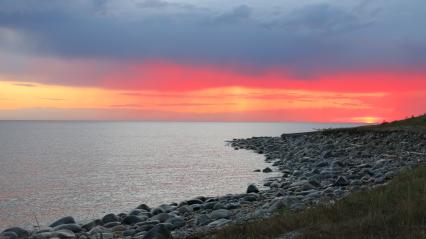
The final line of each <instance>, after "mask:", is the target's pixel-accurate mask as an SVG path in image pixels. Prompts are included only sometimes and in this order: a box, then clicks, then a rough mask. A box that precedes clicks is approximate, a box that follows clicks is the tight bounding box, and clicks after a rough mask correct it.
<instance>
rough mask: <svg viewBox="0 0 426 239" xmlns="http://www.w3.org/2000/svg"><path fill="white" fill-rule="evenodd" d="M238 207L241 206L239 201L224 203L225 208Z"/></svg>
mask: <svg viewBox="0 0 426 239" xmlns="http://www.w3.org/2000/svg"><path fill="white" fill-rule="evenodd" d="M240 207H241V205H240V203H238V202H235V203H229V204H226V206H225V209H228V210H232V209H237V208H240Z"/></svg>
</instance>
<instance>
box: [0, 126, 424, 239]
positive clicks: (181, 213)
mask: <svg viewBox="0 0 426 239" xmlns="http://www.w3.org/2000/svg"><path fill="white" fill-rule="evenodd" d="M425 139H426V135H425V134H422V133H413V132H408V131H394V132H379V131H365V132H351V131H350V130H341V131H339V130H334V131H327V130H325V131H315V132H306V133H294V134H283V135H281V137H252V138H248V139H233V140H231V141H229V144H230V146H231V147H233V148H234V149H244V150H251V151H254V152H256V153H259V154H263V155H264V156H265V161H266V162H268V163H270V164H271V167H272V168H274V169H275V170H278V171H279V172H281V173H282V175H281V176H279V177H273V178H269V179H267V181H266V182H265V184H264V186H266V187H267V188H266V189H265V190H259V189H258V188H257V187H256V186H255V185H254V184H253V185H250V186H249V187H248V188H247V193H245V194H230V195H224V196H219V197H202V196H201V197H197V198H193V199H189V200H186V201H183V202H180V203H179V204H177V203H172V204H162V205H160V206H158V207H156V208H150V207H149V206H147V205H145V204H141V205H139V206H138V207H137V208H136V209H134V210H132V211H130V212H129V213H128V214H127V213H120V214H117V215H114V214H107V215H105V216H104V217H103V218H102V219H97V220H93V221H91V222H89V223H86V224H84V225H83V224H79V223H77V222H75V220H74V219H73V218H72V217H65V218H62V219H59V220H58V221H57V222H55V223H53V224H51V225H50V227H41V228H39V229H36V230H34V231H31V232H30V231H26V230H24V229H21V228H12V229H6V230H5V231H4V232H2V234H1V235H2V236H3V237H4V238H10V239H15V238H28V237H30V238H34V239H48V238H52V237H56V238H58V237H59V238H83V239H87V238H93V239H94V238H99V237H100V236H101V237H102V238H105V239H109V238H129V239H130V238H138V239H144V238H156V237H155V236H159V235H162V236H165V237H164V238H169V236H170V235H172V236H173V238H185V237H190V236H194V235H197V234H205V233H207V232H209V231H214V230H217V229H219V228H221V227H223V226H225V225H228V224H232V223H244V222H246V221H249V220H253V219H259V218H267V217H270V216H272V215H274V214H276V213H277V212H278V211H280V210H282V209H283V208H286V209H288V210H291V211H298V210H302V209H304V208H307V207H311V206H314V205H316V204H319V203H333V202H334V201H335V200H338V199H340V198H343V197H345V196H346V195H348V194H349V193H351V192H356V191H362V190H369V189H372V188H375V187H377V186H380V185H385V184H387V183H388V182H389V181H390V180H391V179H392V178H393V176H394V175H396V174H397V173H398V172H400V171H401V170H403V169H406V168H412V167H414V166H416V165H417V164H420V163H424V162H426V145H425V144H424V142H425V141H426V140H425ZM266 171H269V170H266Z"/></svg>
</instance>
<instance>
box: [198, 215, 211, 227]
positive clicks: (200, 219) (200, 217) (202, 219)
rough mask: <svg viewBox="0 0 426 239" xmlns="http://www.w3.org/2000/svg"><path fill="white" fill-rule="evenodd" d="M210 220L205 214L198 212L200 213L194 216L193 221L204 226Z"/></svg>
mask: <svg viewBox="0 0 426 239" xmlns="http://www.w3.org/2000/svg"><path fill="white" fill-rule="evenodd" d="M210 222H211V220H210V218H209V217H208V216H207V215H206V214H200V215H198V216H196V217H195V221H194V223H195V225H197V226H204V225H207V224H208V223H210Z"/></svg>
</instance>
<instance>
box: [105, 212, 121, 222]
mask: <svg viewBox="0 0 426 239" xmlns="http://www.w3.org/2000/svg"><path fill="white" fill-rule="evenodd" d="M118 221H120V218H119V217H118V216H117V215H115V214H113V213H110V214H107V215H105V216H104V217H103V218H102V223H104V224H106V223H109V222H118Z"/></svg>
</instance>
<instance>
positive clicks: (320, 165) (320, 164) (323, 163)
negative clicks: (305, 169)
mask: <svg viewBox="0 0 426 239" xmlns="http://www.w3.org/2000/svg"><path fill="white" fill-rule="evenodd" d="M328 165H329V163H328V162H327V161H322V162H319V163H317V165H315V167H317V168H322V167H327V166H328Z"/></svg>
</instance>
